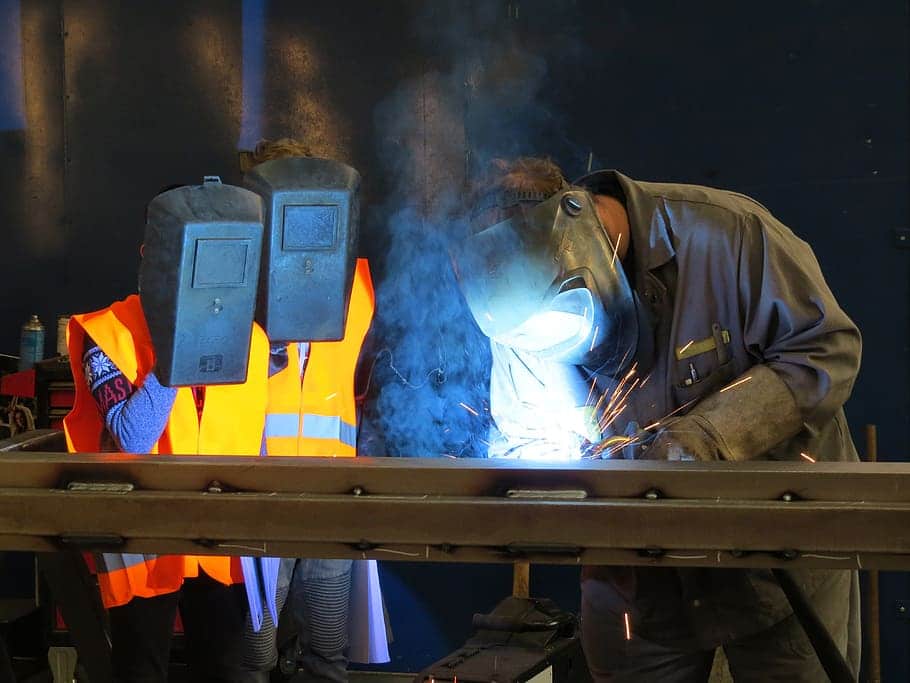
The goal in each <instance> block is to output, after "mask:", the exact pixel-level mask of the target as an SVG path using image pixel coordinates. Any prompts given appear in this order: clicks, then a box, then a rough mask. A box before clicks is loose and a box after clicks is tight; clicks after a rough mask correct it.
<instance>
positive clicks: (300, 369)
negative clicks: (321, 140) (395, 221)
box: [241, 138, 388, 682]
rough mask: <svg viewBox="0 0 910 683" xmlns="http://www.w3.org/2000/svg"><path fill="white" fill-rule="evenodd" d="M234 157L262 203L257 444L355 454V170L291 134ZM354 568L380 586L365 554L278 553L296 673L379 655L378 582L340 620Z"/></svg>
mask: <svg viewBox="0 0 910 683" xmlns="http://www.w3.org/2000/svg"><path fill="white" fill-rule="evenodd" d="M241 167H242V170H243V171H244V184H245V185H246V186H247V187H248V188H250V189H252V190H253V191H255V192H257V193H258V194H260V195H261V196H262V198H263V202H264V210H265V224H266V235H265V240H264V245H263V249H264V255H263V264H264V265H263V269H262V273H261V277H260V284H259V297H258V304H257V320H258V321H259V323H260V324H261V325H262V327H263V328H264V329H265V331H266V333H267V334H268V337H269V341H270V345H271V346H270V348H271V355H270V367H269V380H268V382H269V399H268V410H267V415H266V422H265V433H264V443H263V452H264V454H267V455H270V456H323V457H353V456H355V455H356V454H357V410H358V409H357V405H356V401H355V389H354V375H355V370H356V367H357V362H358V358H359V355H360V348H361V345H362V344H363V340H364V337H365V336H366V333H367V330H368V329H369V327H370V323H371V321H372V318H373V310H374V296H373V285H372V280H371V278H370V268H369V264H368V262H367V261H366V259H362V258H360V259H358V258H356V251H355V250H356V246H357V232H358V231H357V228H358V220H359V187H360V176H359V174H358V173H357V172H356V171H355V170H354V169H353V168H351V167H350V166H347V165H346V164H343V163H341V162H338V161H335V160H331V159H321V158H314V157H312V156H311V154H310V151H309V149H308V148H307V146H306V145H305V144H303V143H301V142H300V141H297V140H293V139H289V138H283V139H280V140H275V141H268V140H263V141H261V142H260V143H259V144H258V145H257V146H256V149H255V150H254V151H252V152H248V153H243V154H242V156H241ZM300 523H301V524H306V520H304V519H301V520H300ZM352 571H354V572H357V573H359V574H363V575H364V576H365V577H366V579H367V581H368V582H369V580H370V579H371V578H372V582H371V583H372V584H373V586H374V587H378V575H377V567H376V562H375V561H369V562H357V563H354V562H352V561H351V560H348V559H318V558H305V559H300V560H294V559H289V560H283V561H282V565H281V571H280V573H279V580H278V585H277V588H278V596H279V603H280V602H281V601H282V600H283V599H284V597H285V596H286V595H287V593H288V591H290V611H291V614H292V617H293V622H294V625H295V626H296V630H297V634H298V635H297V639H296V643H294V644H293V645H292V647H291V648H290V654H289V656H288V660H289V661H290V662H293V663H295V664H297V665H299V667H300V671H299V672H298V674H297V675H296V676H295V677H294V678H293V680H294V681H301V682H302V681H347V664H348V655H349V650H350V648H351V646H352V645H354V651H355V653H358V652H361V651H366V652H367V654H368V655H369V654H372V656H366V657H364V656H363V655H360V656H359V657H358V660H359V661H366V662H370V661H388V652H387V647H386V645H385V640H384V635H385V624H384V613H383V609H382V603H381V596H380V594H379V592H378V590H375V591H370V592H369V593H368V595H369V597H370V598H371V599H372V602H371V604H369V605H368V606H367V609H366V610H364V611H363V612H365V613H366V614H367V615H368V616H371V617H373V618H374V619H375V622H374V624H373V628H371V626H370V624H369V623H358V624H349V618H348V617H349V613H350V603H351V600H352V599H354V600H358V599H363V600H368V598H367V595H366V594H365V595H363V596H358V595H354V596H352V595H351V585H352ZM357 583H358V585H359V584H360V583H361V582H359V581H358V582H357ZM367 621H369V619H368V620H367ZM263 626H264V628H262V629H261V630H260V631H259V632H258V633H256V632H254V631H253V630H252V629H251V628H248V630H247V642H246V646H245V647H246V651H245V655H244V656H245V659H246V661H247V666H248V667H249V668H250V669H251V671H258V673H259V676H260V679H261V680H268V674H267V672H268V670H269V669H270V668H272V667H273V666H274V663H275V660H276V659H277V651H276V649H275V628H274V625H272V624H271V623H270V622H269V620H268V619H266V620H265V621H264V624H263ZM349 626H351V629H350V630H351V632H352V637H351V638H350V639H349ZM376 628H378V629H379V631H378V633H380V634H381V636H382V638H381V639H380V640H381V641H382V642H381V643H375V642H374V643H373V646H374V647H373V648H371V647H370V643H367V644H366V647H358V645H359V644H360V641H361V640H363V639H360V638H357V635H358V634H361V633H366V634H371V633H374V632H377V631H376ZM350 640H353V641H355V642H353V643H351V642H349V641H350ZM374 640H375V639H374ZM251 680H252V676H251Z"/></svg>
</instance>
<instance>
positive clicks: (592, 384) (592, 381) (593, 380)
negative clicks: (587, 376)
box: [585, 375, 597, 406]
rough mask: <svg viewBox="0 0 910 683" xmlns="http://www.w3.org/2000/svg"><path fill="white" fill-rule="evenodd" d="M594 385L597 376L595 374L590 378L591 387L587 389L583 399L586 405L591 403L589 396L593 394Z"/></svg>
mask: <svg viewBox="0 0 910 683" xmlns="http://www.w3.org/2000/svg"><path fill="white" fill-rule="evenodd" d="M595 386H597V376H596V375H595V376H594V377H593V378H592V379H591V388H590V389H588V397H587V398H586V399H585V405H586V406H587V405H590V404H591V396H592V395H593V394H594V387H595Z"/></svg>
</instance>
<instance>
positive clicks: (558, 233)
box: [453, 187, 638, 374]
mask: <svg viewBox="0 0 910 683" xmlns="http://www.w3.org/2000/svg"><path fill="white" fill-rule="evenodd" d="M453 263H454V266H455V270H456V276H457V278H458V281H459V283H460V285H461V289H462V291H463V293H464V296H465V299H466V301H467V304H468V306H469V308H470V309H471V313H472V314H473V316H474V319H475V320H476V321H477V325H478V326H479V327H480V329H481V330H482V331H483V333H484V334H485V335H487V336H488V337H490V338H491V339H493V340H494V341H496V342H498V343H500V344H503V345H505V346H509V347H512V348H515V349H519V350H522V351H526V352H530V353H533V354H535V355H537V356H538V357H541V358H546V359H548V360H553V361H557V362H563V363H572V364H576V365H586V366H589V367H594V368H597V370H598V371H599V372H602V373H606V374H617V373H620V372H622V371H623V370H624V369H625V368H627V367H628V366H629V365H631V363H632V360H633V359H634V357H635V351H636V346H637V342H638V319H637V314H636V301H635V297H634V294H633V292H632V289H631V288H630V286H629V283H628V281H627V279H626V275H625V273H624V272H623V269H622V264H621V263H620V262H619V259H618V258H617V255H616V253H615V252H614V248H613V245H612V243H611V242H610V239H609V237H608V235H607V232H606V230H605V229H604V227H603V225H602V224H601V222H600V219H599V218H598V216H597V211H596V209H595V206H594V202H593V199H592V197H591V195H590V194H589V193H588V192H586V191H585V190H583V189H581V188H578V187H563V188H562V189H561V190H560V191H559V192H557V193H556V194H554V195H553V196H552V197H550V198H549V199H546V200H545V201H542V202H540V203H538V204H536V205H533V206H530V207H529V206H528V205H527V203H518V204H517V207H516V208H515V210H514V212H513V214H512V216H511V217H510V218H508V219H507V220H504V221H501V222H499V223H496V224H495V225H492V226H490V227H487V228H485V229H483V230H481V231H480V232H477V233H475V234H474V235H472V236H471V237H469V238H468V239H467V240H466V241H464V242H463V243H462V244H461V245H459V247H458V248H456V250H455V251H454V253H453Z"/></svg>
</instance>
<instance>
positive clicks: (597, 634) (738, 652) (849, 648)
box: [581, 572, 859, 683]
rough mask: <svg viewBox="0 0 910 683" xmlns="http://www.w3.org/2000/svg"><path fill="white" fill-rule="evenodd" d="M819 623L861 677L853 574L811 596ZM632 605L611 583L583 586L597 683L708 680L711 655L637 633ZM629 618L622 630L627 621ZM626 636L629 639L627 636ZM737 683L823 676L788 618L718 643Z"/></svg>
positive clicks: (584, 622) (811, 682) (585, 637)
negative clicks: (655, 640)
mask: <svg viewBox="0 0 910 683" xmlns="http://www.w3.org/2000/svg"><path fill="white" fill-rule="evenodd" d="M811 602H812V603H813V605H814V607H815V609H816V611H817V612H818V616H819V618H820V619H821V621H822V622H823V623H824V624H825V626H826V627H827V628H828V630H829V631H830V633H831V636H832V638H833V639H834V642H835V643H836V644H837V646H838V647H839V648H840V650H841V652H842V653H844V655H845V657H846V658H847V662H848V664H849V665H850V666H851V668H853V671H854V673H856V672H857V671H858V670H859V625H858V614H859V584H858V581H857V576H856V573H855V572H838V576H837V577H836V578H835V579H834V580H832V581H830V582H828V583H826V584H825V585H824V586H823V587H822V588H821V589H820V590H819V592H818V593H816V594H815V595H814V596H812V600H811ZM635 613H636V609H635V606H634V605H633V604H632V602H631V601H629V600H626V599H625V598H623V596H622V592H621V591H617V589H616V587H615V586H614V585H612V584H611V583H609V582H605V581H601V580H596V579H586V580H584V581H583V582H582V610H581V629H582V641H583V645H584V650H585V657H586V659H587V661H588V667H589V669H590V671H591V675H592V677H593V678H594V680H595V681H597V682H598V683H601V682H606V681H609V682H610V683H626V682H629V683H632V682H635V683H640V682H647V681H661V682H665V683H702V682H705V681H707V680H708V677H709V675H710V673H711V666H712V663H713V661H714V654H715V650H714V648H705V647H699V646H698V645H696V644H695V643H694V642H693V643H692V644H691V645H685V644H680V643H678V642H677V643H675V644H673V645H669V644H661V643H657V642H653V641H650V640H646V639H644V638H642V637H641V636H639V635H638V634H637V633H636V629H635V626H636V625H635V619H634V617H632V615H634V614H635ZM627 614H628V615H630V618H629V625H628V629H627V627H626V615H627ZM629 636H630V637H629ZM720 647H723V649H724V653H725V654H726V656H727V661H728V663H729V666H730V673H731V674H732V675H733V679H734V680H735V681H736V682H737V683H743V682H745V683H753V682H754V683H764V682H765V681H797V682H799V681H805V682H806V683H816V682H817V681H827V680H828V677H827V676H826V675H825V672H824V670H823V669H822V667H821V664H820V663H819V660H818V657H816V655H815V651H814V650H813V648H812V645H811V643H810V642H809V639H808V638H807V637H806V634H805V632H804V631H803V628H802V626H801V625H800V623H799V622H798V621H797V618H796V617H795V616H794V615H792V614H791V615H790V616H789V617H787V618H785V619H783V620H782V621H780V622H778V623H776V624H774V625H772V626H770V627H768V628H766V629H764V630H761V631H758V632H757V633H752V634H750V635H748V636H745V637H741V638H735V639H731V640H729V641H726V642H723V643H721V644H720Z"/></svg>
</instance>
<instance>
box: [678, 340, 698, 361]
mask: <svg viewBox="0 0 910 683" xmlns="http://www.w3.org/2000/svg"><path fill="white" fill-rule="evenodd" d="M694 343H695V340H694V339H692V340H690V341H689V343H688V344H686V345H685V346H684V347H682V348H681V349H680V350H679V351H677V352H676V355H677V356H678V357H680V358H681V357H682V355H683V354H684V353H685V352H686V350H687V349H688V348H689V347H690V346H692V344H694Z"/></svg>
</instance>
